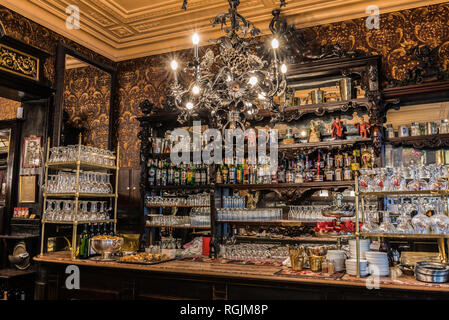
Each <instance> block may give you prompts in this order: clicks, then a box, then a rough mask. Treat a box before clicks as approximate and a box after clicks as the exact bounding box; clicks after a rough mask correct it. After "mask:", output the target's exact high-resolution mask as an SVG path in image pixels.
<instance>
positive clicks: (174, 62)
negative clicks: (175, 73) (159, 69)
mask: <svg viewBox="0 0 449 320" xmlns="http://www.w3.org/2000/svg"><path fill="white" fill-rule="evenodd" d="M170 66H171V68H172V70H176V69H178V61H176V60H172V62H171V63H170Z"/></svg>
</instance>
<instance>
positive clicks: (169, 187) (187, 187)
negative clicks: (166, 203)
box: [146, 185, 212, 191]
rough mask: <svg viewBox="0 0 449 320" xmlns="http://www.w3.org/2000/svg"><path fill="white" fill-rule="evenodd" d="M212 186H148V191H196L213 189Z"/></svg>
mask: <svg viewBox="0 0 449 320" xmlns="http://www.w3.org/2000/svg"><path fill="white" fill-rule="evenodd" d="M211 188H212V186H211V185H197V186H191V185H170V186H146V190H147V191H151V190H179V189H187V190H195V189H211Z"/></svg>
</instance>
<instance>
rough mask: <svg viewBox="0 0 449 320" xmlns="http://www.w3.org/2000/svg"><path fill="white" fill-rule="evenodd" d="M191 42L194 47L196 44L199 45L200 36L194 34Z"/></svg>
mask: <svg viewBox="0 0 449 320" xmlns="http://www.w3.org/2000/svg"><path fill="white" fill-rule="evenodd" d="M192 42H193V44H194V45H197V44H198V43H200V36H199V35H198V33H194V34H193V36H192Z"/></svg>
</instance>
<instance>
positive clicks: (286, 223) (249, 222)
mask: <svg viewBox="0 0 449 320" xmlns="http://www.w3.org/2000/svg"><path fill="white" fill-rule="evenodd" d="M217 223H229V224H241V225H258V226H269V225H280V226H283V227H299V226H302V225H304V223H303V222H300V221H294V220H260V221H256V220H217Z"/></svg>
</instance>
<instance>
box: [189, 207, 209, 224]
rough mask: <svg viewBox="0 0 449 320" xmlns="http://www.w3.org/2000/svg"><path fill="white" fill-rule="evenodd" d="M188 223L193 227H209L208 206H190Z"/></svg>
mask: <svg viewBox="0 0 449 320" xmlns="http://www.w3.org/2000/svg"><path fill="white" fill-rule="evenodd" d="M190 224H191V225H192V226H195V227H210V208H207V207H204V208H199V207H197V208H192V210H190Z"/></svg>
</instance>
